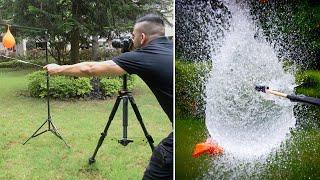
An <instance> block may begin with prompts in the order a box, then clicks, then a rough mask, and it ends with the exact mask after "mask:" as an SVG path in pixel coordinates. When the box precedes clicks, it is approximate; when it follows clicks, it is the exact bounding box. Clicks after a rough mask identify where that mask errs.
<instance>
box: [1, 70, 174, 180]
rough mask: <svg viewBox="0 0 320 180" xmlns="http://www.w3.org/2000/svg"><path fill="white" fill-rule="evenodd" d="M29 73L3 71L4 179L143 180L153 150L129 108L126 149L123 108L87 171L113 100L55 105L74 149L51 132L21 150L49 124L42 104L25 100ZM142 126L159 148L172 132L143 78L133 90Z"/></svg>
mask: <svg viewBox="0 0 320 180" xmlns="http://www.w3.org/2000/svg"><path fill="white" fill-rule="evenodd" d="M30 72H31V70H23V71H22V70H20V71H14V70H11V69H0V124H1V131H0V132H1V140H0V147H1V149H0V179H141V177H142V175H143V172H144V170H145V167H146V166H147V164H148V160H149V158H150V156H151V150H150V147H149V145H148V144H147V142H146V140H145V138H144V134H143V132H142V129H141V127H140V125H139V123H138V121H137V120H136V118H135V116H134V113H133V110H132V108H131V106H129V127H128V137H129V138H130V139H133V140H134V142H133V143H130V144H129V145H128V146H126V147H125V146H122V145H120V144H119V143H117V140H118V139H120V138H121V137H122V111H121V110H122V108H121V107H122V106H121V104H120V107H119V109H118V113H117V114H116V117H115V119H114V120H113V122H112V124H111V126H110V129H109V131H108V136H107V137H106V139H105V141H104V144H103V145H102V146H101V148H100V150H99V152H98V154H97V156H96V163H95V164H93V165H91V166H89V165H88V158H89V157H90V156H91V155H92V153H93V151H94V149H95V147H96V144H97V141H98V139H99V137H100V133H101V132H102V131H103V129H104V126H105V124H106V121H107V119H108V116H109V113H110V112H111V108H112V107H113V105H114V101H115V98H112V99H108V100H104V101H102V100H94V101H84V100H79V101H57V100H53V101H52V103H51V109H52V119H53V122H54V123H55V125H56V126H57V127H58V130H59V132H60V133H61V134H62V136H63V137H64V139H65V140H66V141H67V143H68V144H69V145H70V146H71V148H70V149H69V148H67V147H66V146H65V145H64V144H63V142H62V141H61V140H60V139H58V138H56V137H55V136H54V135H53V134H52V133H50V132H47V133H45V134H42V135H41V136H38V137H36V138H33V139H32V140H30V141H29V142H28V143H27V144H26V145H22V142H24V141H25V140H26V139H27V138H28V137H29V136H30V135H32V133H33V132H34V131H35V130H36V129H37V128H38V127H39V126H40V125H41V124H42V123H43V122H44V121H45V120H46V118H47V106H46V101H45V100H44V99H35V98H31V97H28V96H26V94H27V92H26V89H27V80H26V75H27V74H28V73H30ZM133 94H134V97H135V100H136V103H137V104H138V107H139V110H140V112H141V115H142V117H143V119H144V123H145V125H146V127H147V129H148V131H149V133H150V134H151V135H152V137H153V138H154V140H155V145H157V144H158V143H159V142H160V140H161V139H163V138H164V137H166V136H167V135H168V134H169V132H171V131H172V126H171V123H170V121H169V120H168V118H167V116H166V114H165V113H164V112H163V110H162V109H161V107H160V106H159V104H158V103H157V101H156V98H155V97H154V96H153V94H152V93H151V91H150V90H149V89H148V87H147V86H146V85H145V84H144V83H143V82H142V81H141V80H140V79H139V81H138V83H137V87H136V90H134V91H133Z"/></svg>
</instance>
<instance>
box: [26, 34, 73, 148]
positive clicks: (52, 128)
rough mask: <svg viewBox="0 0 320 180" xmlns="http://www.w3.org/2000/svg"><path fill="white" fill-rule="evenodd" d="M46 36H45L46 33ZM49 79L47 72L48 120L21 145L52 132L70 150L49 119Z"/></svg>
mask: <svg viewBox="0 0 320 180" xmlns="http://www.w3.org/2000/svg"><path fill="white" fill-rule="evenodd" d="M46 36H47V32H46ZM46 43H47V44H46V62H47V64H48V41H47V42H46ZM49 82H50V77H49V73H48V72H47V108H48V111H47V112H48V119H47V120H46V121H45V122H44V123H43V124H42V125H41V126H40V127H39V128H38V129H37V130H36V131H35V132H34V133H33V134H32V135H31V136H30V137H29V138H28V139H27V140H26V141H25V142H24V143H23V145H25V144H26V143H27V142H28V141H29V140H30V139H32V138H34V137H37V136H39V135H41V134H43V133H45V132H48V131H50V132H52V133H53V134H54V135H55V136H56V137H58V138H59V139H61V140H62V141H63V142H64V144H65V145H66V146H67V147H69V148H70V146H69V145H68V144H67V142H66V141H65V140H64V139H63V138H62V136H61V135H60V133H59V132H58V130H57V128H56V126H55V125H54V124H53V122H52V119H51V111H50V88H49V87H50V84H49ZM47 123H48V129H46V130H44V131H42V132H40V133H38V131H39V130H40V129H41V128H42V127H43V126H44V125H45V124H47Z"/></svg>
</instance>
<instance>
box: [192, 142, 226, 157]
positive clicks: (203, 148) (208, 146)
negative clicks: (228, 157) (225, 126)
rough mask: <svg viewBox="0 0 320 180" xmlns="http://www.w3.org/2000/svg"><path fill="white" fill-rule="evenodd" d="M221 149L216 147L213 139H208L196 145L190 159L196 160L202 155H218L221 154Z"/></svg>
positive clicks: (216, 144)
mask: <svg viewBox="0 0 320 180" xmlns="http://www.w3.org/2000/svg"><path fill="white" fill-rule="evenodd" d="M223 151H224V150H223V148H222V147H221V146H219V145H218V143H216V142H215V141H214V140H213V139H211V138H208V139H207V141H206V142H204V143H198V144H196V146H195V148H194V151H193V153H192V157H194V158H197V157H199V156H201V155H202V154H209V155H213V156H214V155H219V154H222V153H223Z"/></svg>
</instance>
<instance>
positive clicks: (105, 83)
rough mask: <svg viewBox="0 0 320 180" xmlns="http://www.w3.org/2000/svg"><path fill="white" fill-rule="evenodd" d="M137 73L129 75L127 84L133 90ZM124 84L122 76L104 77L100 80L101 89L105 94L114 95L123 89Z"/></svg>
mask: <svg viewBox="0 0 320 180" xmlns="http://www.w3.org/2000/svg"><path fill="white" fill-rule="evenodd" d="M135 77H136V76H135V75H130V76H128V80H127V86H128V89H129V90H131V89H132V88H133V87H134V85H135ZM122 85H123V80H122V77H104V78H102V79H101V81H100V86H101V90H102V92H103V93H104V95H105V96H112V95H114V94H116V93H117V92H118V90H119V89H121V87H122Z"/></svg>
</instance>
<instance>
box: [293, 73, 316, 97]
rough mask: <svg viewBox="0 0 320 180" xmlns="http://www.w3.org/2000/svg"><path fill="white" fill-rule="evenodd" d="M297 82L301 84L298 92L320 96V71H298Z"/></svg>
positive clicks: (297, 89)
mask: <svg viewBox="0 0 320 180" xmlns="http://www.w3.org/2000/svg"><path fill="white" fill-rule="evenodd" d="M296 81H297V83H299V84H301V85H300V86H298V87H297V88H296V92H297V93H298V94H304V95H306V96H312V97H318V98H320V72H319V71H315V70H308V71H303V72H300V73H297V75H296Z"/></svg>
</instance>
